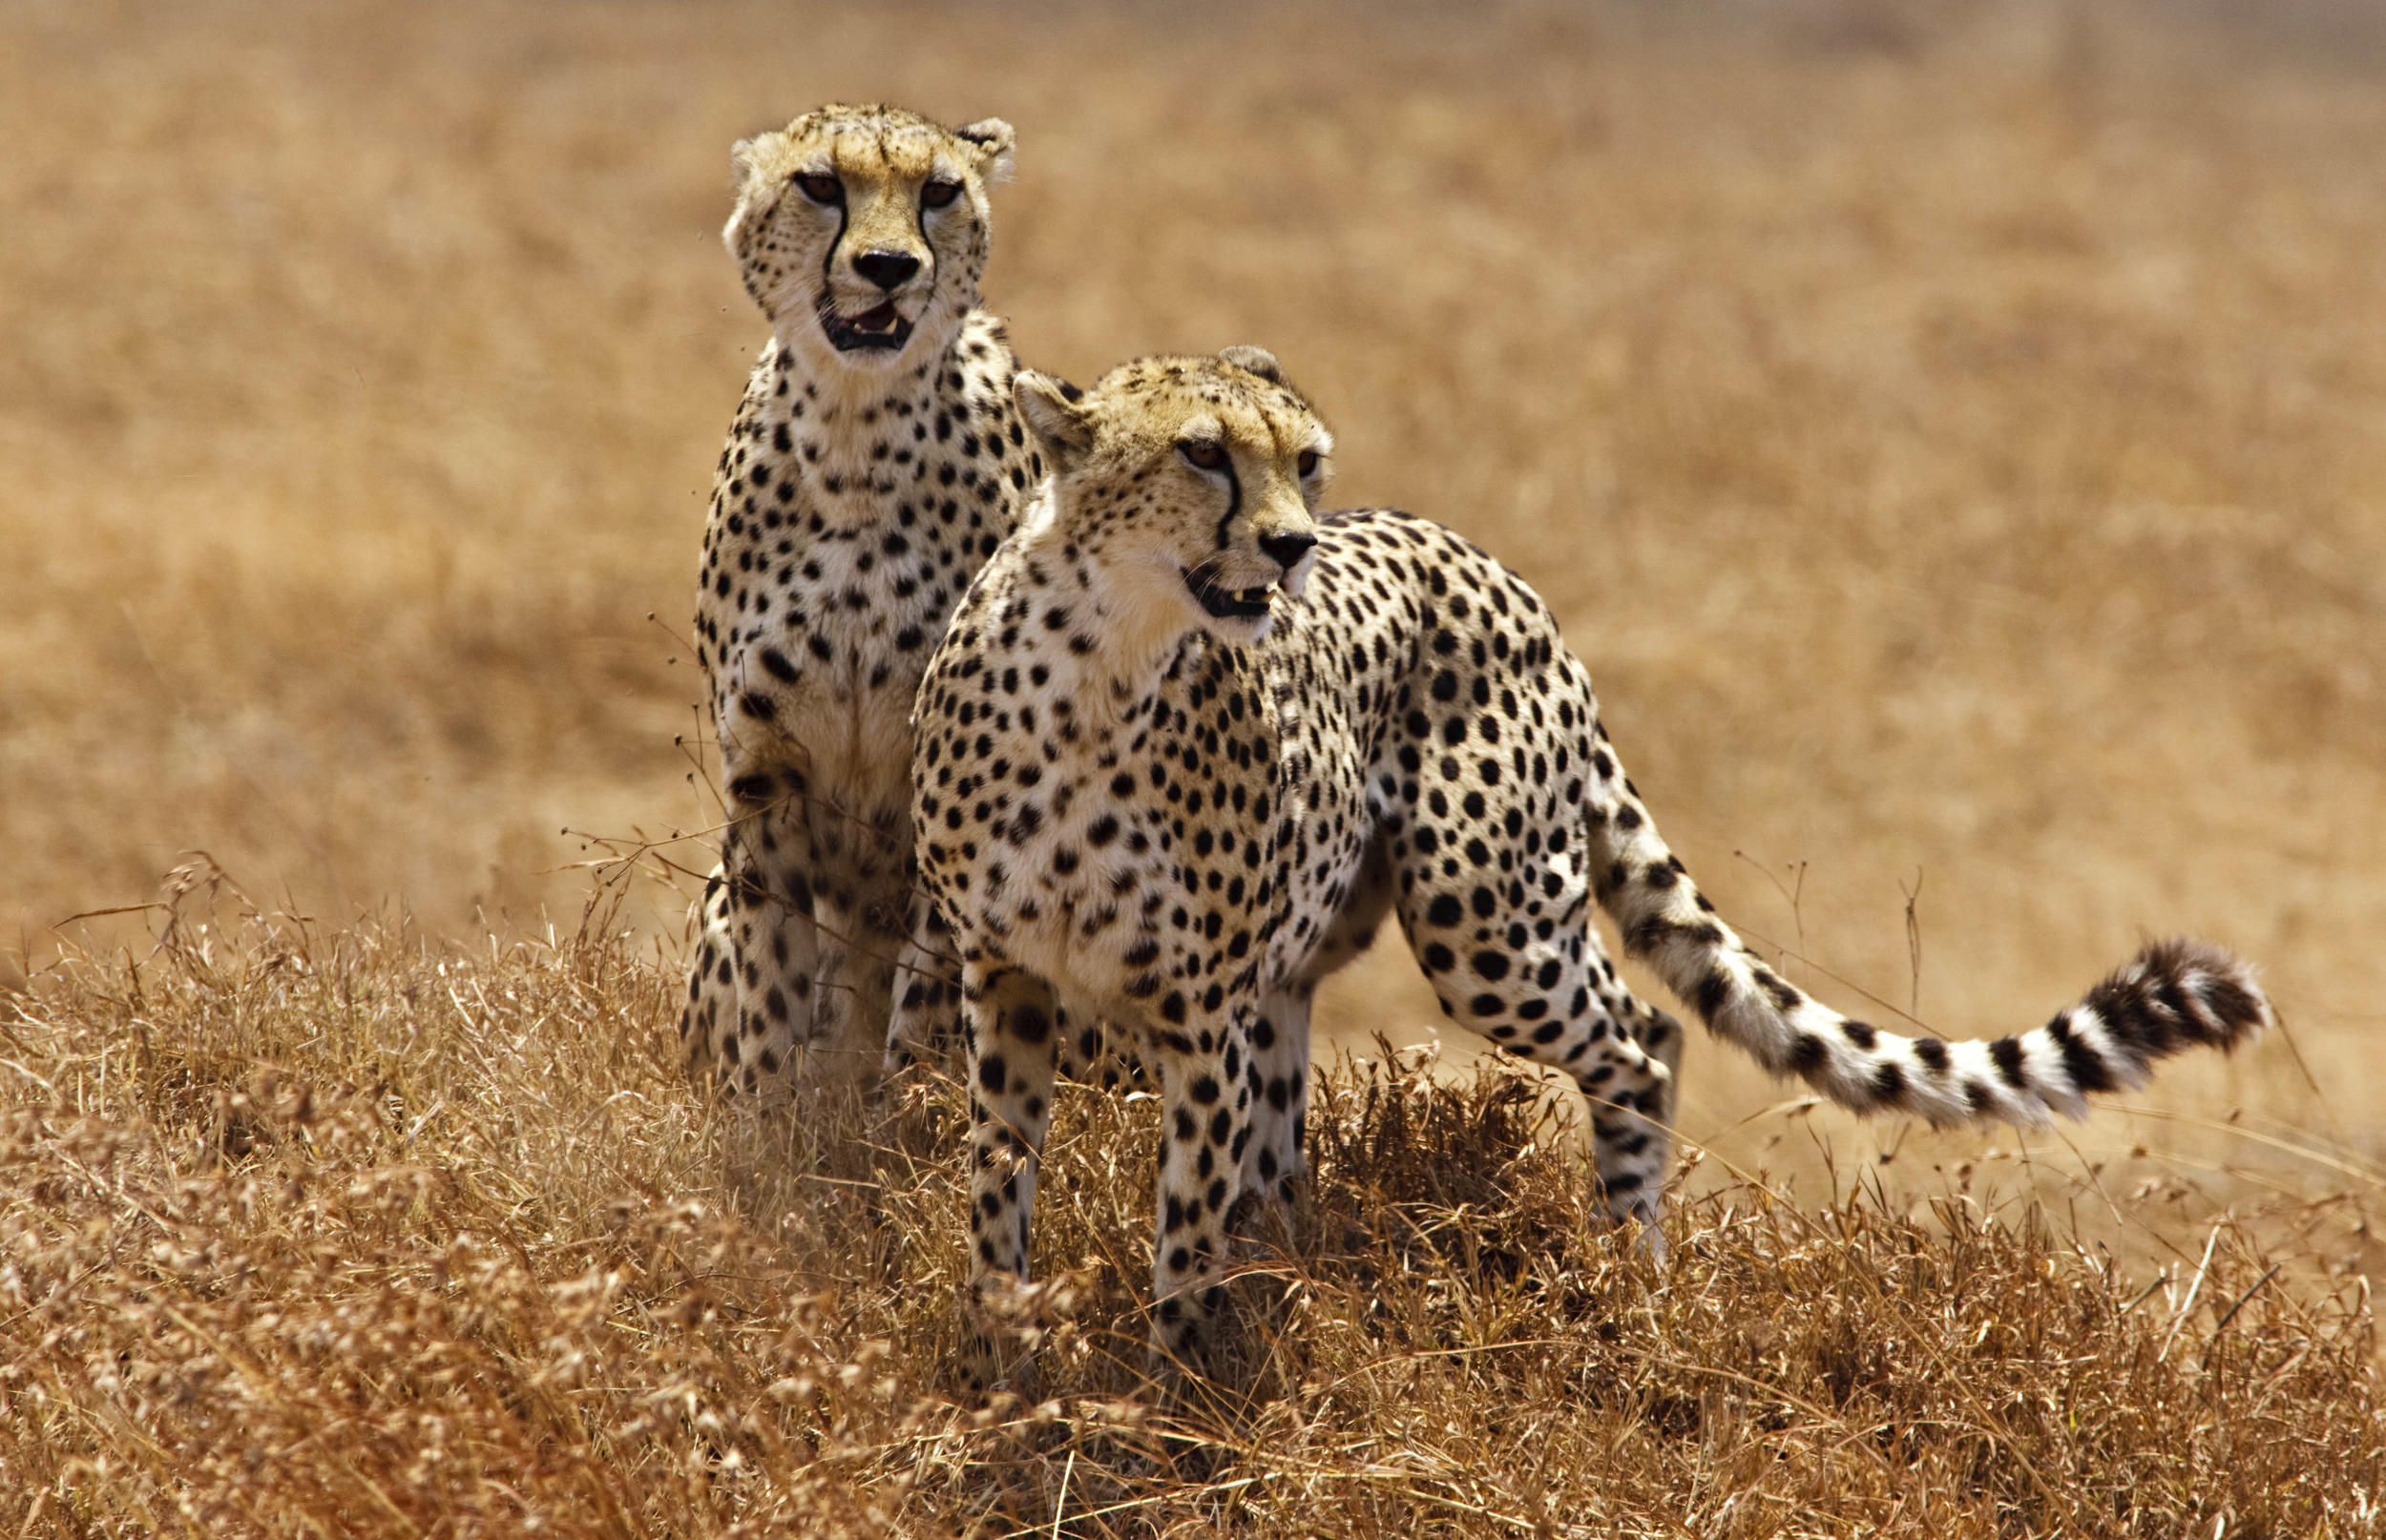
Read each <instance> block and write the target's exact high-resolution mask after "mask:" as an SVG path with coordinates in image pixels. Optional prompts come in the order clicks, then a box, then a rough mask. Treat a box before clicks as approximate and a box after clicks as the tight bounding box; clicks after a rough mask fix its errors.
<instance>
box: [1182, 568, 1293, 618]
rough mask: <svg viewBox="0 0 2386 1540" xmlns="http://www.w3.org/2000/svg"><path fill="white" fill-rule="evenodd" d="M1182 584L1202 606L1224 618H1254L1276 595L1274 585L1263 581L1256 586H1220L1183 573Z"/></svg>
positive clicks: (1262, 612)
mask: <svg viewBox="0 0 2386 1540" xmlns="http://www.w3.org/2000/svg"><path fill="white" fill-rule="evenodd" d="M1184 586H1185V587H1186V588H1189V589H1191V590H1192V591H1193V596H1194V597H1195V598H1196V599H1199V600H1200V601H1201V605H1202V608H1203V609H1204V610H1207V611H1208V612H1209V613H1210V614H1212V615H1215V616H1216V617H1217V618H1219V619H1221V620H1224V619H1225V618H1227V617H1228V616H1230V615H1239V616H1241V617H1242V618H1244V619H1246V620H1248V619H1254V618H1256V617H1258V616H1260V615H1264V614H1266V613H1267V605H1268V601H1269V600H1271V599H1273V598H1274V597H1275V596H1276V586H1275V585H1274V584H1273V583H1264V584H1262V585H1261V586H1259V587H1258V588H1220V587H1219V586H1218V585H1216V584H1215V583H1211V582H1207V581H1205V580H1203V579H1202V578H1198V577H1195V576H1194V575H1193V574H1192V573H1191V572H1186V573H1185V574H1184Z"/></svg>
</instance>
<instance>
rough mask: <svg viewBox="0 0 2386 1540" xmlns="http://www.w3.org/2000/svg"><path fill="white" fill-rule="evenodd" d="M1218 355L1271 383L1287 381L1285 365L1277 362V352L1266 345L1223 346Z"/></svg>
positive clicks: (1281, 383) (1280, 383) (1279, 383)
mask: <svg viewBox="0 0 2386 1540" xmlns="http://www.w3.org/2000/svg"><path fill="white" fill-rule="evenodd" d="M1218 356H1219V357H1220V358H1222V359H1224V360H1225V361H1226V362H1227V363H1229V364H1233V365H1234V366H1235V367H1236V368H1238V369H1247V370H1249V371H1250V372H1251V373H1253V374H1256V375H1258V376H1259V377H1260V378H1261V379H1263V380H1265V381H1266V382H1267V383H1268V384H1269V385H1283V384H1284V383H1285V379H1284V365H1283V364H1279V363H1277V362H1276V355H1275V354H1273V353H1270V352H1269V351H1267V349H1266V348H1264V347H1253V346H1251V345H1249V344H1248V343H1245V344H1244V345H1243V346H1241V347H1222V348H1220V349H1219V350H1218Z"/></svg>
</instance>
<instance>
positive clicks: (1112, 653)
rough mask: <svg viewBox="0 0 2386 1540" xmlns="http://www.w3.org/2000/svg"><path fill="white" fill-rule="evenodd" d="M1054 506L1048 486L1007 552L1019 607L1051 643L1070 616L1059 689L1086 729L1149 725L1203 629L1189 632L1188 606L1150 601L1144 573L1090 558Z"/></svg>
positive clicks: (1056, 664)
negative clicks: (1049, 620)
mask: <svg viewBox="0 0 2386 1540" xmlns="http://www.w3.org/2000/svg"><path fill="white" fill-rule="evenodd" d="M1054 502H1055V498H1054V495H1053V491H1052V489H1051V488H1050V487H1047V488H1046V489H1045V490H1044V493H1043V495H1042V496H1041V497H1039V498H1037V500H1036V505H1035V506H1034V507H1033V508H1032V509H1031V510H1029V512H1028V515H1027V517H1026V519H1025V520H1024V521H1023V522H1022V525H1021V528H1020V531H1019V532H1018V534H1017V536H1016V537H1015V539H1014V541H1013V543H1012V545H1011V547H1010V548H1009V549H1008V551H1006V554H1007V555H1009V556H1010V557H1012V566H1013V570H1014V571H1013V576H1014V580H1015V590H1014V593H1015V595H1016V598H1015V603H1016V600H1017V599H1024V600H1026V601H1027V605H1026V609H1027V611H1028V612H1029V623H1031V624H1032V625H1033V627H1034V629H1035V631H1036V632H1037V633H1042V634H1045V635H1050V632H1051V630H1052V628H1050V627H1048V626H1047V624H1046V619H1045V617H1047V616H1049V615H1051V614H1055V613H1056V612H1064V613H1065V614H1066V615H1067V620H1066V622H1065V624H1064V625H1063V626H1062V627H1061V628H1060V629H1061V630H1062V631H1063V632H1065V635H1063V636H1058V637H1054V638H1053V639H1054V640H1056V641H1058V642H1059V644H1060V645H1059V646H1058V648H1057V650H1054V649H1049V648H1048V649H1047V654H1048V656H1051V657H1052V661H1051V662H1050V663H1048V664H1047V665H1046V666H1047V667H1048V668H1049V669H1050V670H1051V672H1052V686H1051V688H1052V690H1053V693H1054V695H1055V696H1056V697H1057V698H1060V699H1064V700H1067V701H1070V702H1071V703H1072V709H1073V711H1074V712H1075V713H1076V714H1077V715H1078V719H1079V721H1080V722H1081V723H1082V725H1083V728H1084V729H1086V730H1091V731H1093V732H1094V733H1095V734H1096V735H1097V736H1098V737H1099V736H1105V735H1108V734H1110V733H1115V732H1117V731H1119V730H1120V729H1121V728H1124V727H1126V726H1129V725H1131V724H1132V723H1134V722H1136V721H1139V720H1141V718H1142V717H1143V715H1144V714H1145V713H1146V712H1147V711H1148V710H1149V709H1150V705H1151V700H1152V697H1153V695H1154V694H1155V693H1156V692H1157V691H1158V690H1159V689H1160V686H1161V682H1162V680H1163V679H1165V678H1166V677H1167V675H1168V671H1169V669H1170V668H1171V667H1172V666H1173V665H1174V664H1175V662H1176V660H1177V658H1178V656H1179V655H1181V654H1182V653H1183V651H1184V650H1185V648H1186V647H1187V646H1188V645H1190V644H1191V643H1192V642H1193V641H1194V639H1195V637H1196V636H1197V635H1199V633H1200V628H1199V627H1198V626H1195V625H1191V624H1189V623H1187V621H1186V620H1185V617H1184V609H1183V605H1181V604H1179V603H1176V602H1173V601H1172V600H1171V599H1168V598H1165V597H1162V599H1160V600H1159V601H1158V602H1154V600H1153V597H1152V596H1151V595H1150V594H1148V593H1142V592H1140V591H1141V589H1143V588H1146V587H1148V586H1149V585H1148V584H1141V583H1137V582H1135V581H1133V578H1134V576H1135V575H1137V574H1133V573H1122V572H1116V571H1111V570H1109V566H1110V564H1107V563H1104V562H1101V561H1099V559H1098V558H1094V557H1090V556H1088V555H1087V554H1086V553H1085V552H1084V551H1081V550H1080V549H1079V548H1078V545H1077V544H1076V542H1075V541H1074V540H1073V539H1072V538H1071V537H1070V536H1069V535H1068V534H1067V533H1066V532H1065V531H1064V530H1063V529H1062V528H1061V526H1060V524H1059V523H1058V521H1057V519H1056V518H1055V517H1054V510H1053V508H1052V504H1053V503H1054Z"/></svg>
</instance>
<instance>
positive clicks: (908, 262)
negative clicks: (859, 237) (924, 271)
mask: <svg viewBox="0 0 2386 1540" xmlns="http://www.w3.org/2000/svg"><path fill="white" fill-rule="evenodd" d="M853 270H854V271H855V272H857V273H859V274H861V275H862V276H863V277H864V278H866V279H869V281H871V282H872V283H875V284H877V285H878V286H879V287H880V288H882V289H885V290H887V291H889V292H890V293H891V292H893V291H894V290H896V289H899V288H901V287H903V285H904V283H905V282H906V281H908V280H909V279H910V276H911V275H912V274H913V273H916V272H918V271H919V270H920V260H919V259H918V258H917V257H913V256H910V255H909V254H907V253H904V252H900V251H866V252H864V253H862V255H860V256H859V257H856V258H854V259H853Z"/></svg>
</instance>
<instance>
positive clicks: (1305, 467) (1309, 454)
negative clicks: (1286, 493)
mask: <svg viewBox="0 0 2386 1540" xmlns="http://www.w3.org/2000/svg"><path fill="white" fill-rule="evenodd" d="M1292 463H1293V464H1294V465H1295V466H1296V467H1298V468H1300V471H1301V479H1302V480H1304V481H1307V480H1308V478H1309V477H1311V476H1314V475H1316V474H1317V451H1316V450H1315V449H1303V450H1302V451H1301V458H1299V459H1298V460H1295V461H1293V462H1292Z"/></svg>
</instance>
